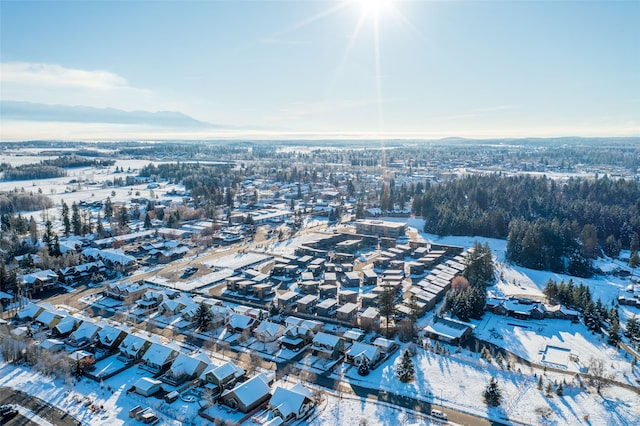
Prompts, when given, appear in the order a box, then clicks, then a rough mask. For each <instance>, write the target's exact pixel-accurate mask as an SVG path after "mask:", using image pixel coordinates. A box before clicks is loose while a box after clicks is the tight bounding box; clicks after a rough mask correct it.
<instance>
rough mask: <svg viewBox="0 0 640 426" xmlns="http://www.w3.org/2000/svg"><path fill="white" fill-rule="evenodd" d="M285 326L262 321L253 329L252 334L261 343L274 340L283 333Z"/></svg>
mask: <svg viewBox="0 0 640 426" xmlns="http://www.w3.org/2000/svg"><path fill="white" fill-rule="evenodd" d="M284 330H285V327H284V326H283V325H282V324H278V323H275V322H271V321H262V322H261V323H260V324H259V325H258V326H257V327H256V328H255V329H254V330H253V334H254V335H255V336H256V339H258V341H260V342H263V343H269V342H275V341H276V340H278V339H279V338H280V337H282V335H283V334H284Z"/></svg>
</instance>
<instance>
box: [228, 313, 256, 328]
mask: <svg viewBox="0 0 640 426" xmlns="http://www.w3.org/2000/svg"><path fill="white" fill-rule="evenodd" d="M254 321H255V318H252V317H250V316H247V315H242V314H233V315H231V317H230V318H229V326H230V327H232V328H233V329H236V328H237V329H239V330H244V329H246V328H249V327H250V326H251V324H253V322H254Z"/></svg>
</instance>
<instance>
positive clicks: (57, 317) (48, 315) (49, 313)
mask: <svg viewBox="0 0 640 426" xmlns="http://www.w3.org/2000/svg"><path fill="white" fill-rule="evenodd" d="M68 315H69V313H68V312H67V311H65V310H64V309H56V310H49V309H44V310H42V311H41V312H40V313H39V314H38V316H36V317H35V318H34V319H33V320H34V322H36V323H37V324H39V325H41V326H42V327H44V328H46V329H48V330H52V329H53V328H54V327H55V326H56V325H57V324H58V323H59V322H60V321H61V320H62V319H63V318H64V317H66V316H68Z"/></svg>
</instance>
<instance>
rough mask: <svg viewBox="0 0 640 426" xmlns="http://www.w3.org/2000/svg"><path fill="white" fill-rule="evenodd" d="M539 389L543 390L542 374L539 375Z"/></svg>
mask: <svg viewBox="0 0 640 426" xmlns="http://www.w3.org/2000/svg"><path fill="white" fill-rule="evenodd" d="M536 387H537V388H538V390H542V376H539V377H538V384H537V386H536Z"/></svg>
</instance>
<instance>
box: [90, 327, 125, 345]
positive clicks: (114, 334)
mask: <svg viewBox="0 0 640 426" xmlns="http://www.w3.org/2000/svg"><path fill="white" fill-rule="evenodd" d="M122 332H123V330H122V329H120V328H117V327H114V326H112V325H105V326H104V327H102V329H101V330H100V331H98V336H97V337H96V338H97V339H98V341H100V343H102V344H103V345H105V346H110V345H111V344H112V343H113V342H114V341H115V340H116V339H117V338H118V336H120V333H122Z"/></svg>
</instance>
